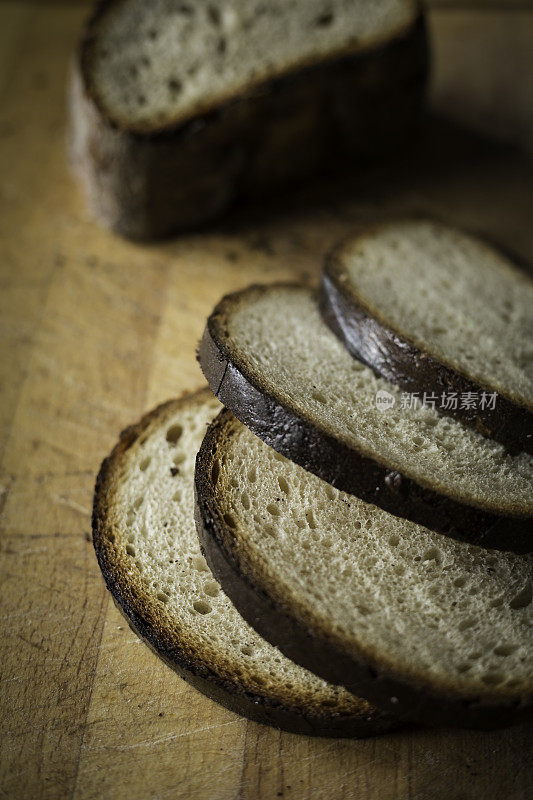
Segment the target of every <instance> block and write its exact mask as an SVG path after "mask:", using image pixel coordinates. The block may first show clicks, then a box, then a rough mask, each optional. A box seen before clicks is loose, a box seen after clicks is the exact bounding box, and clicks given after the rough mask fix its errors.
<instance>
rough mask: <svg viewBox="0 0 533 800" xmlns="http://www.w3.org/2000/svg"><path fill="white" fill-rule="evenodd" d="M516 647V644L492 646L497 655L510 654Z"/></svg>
mask: <svg viewBox="0 0 533 800" xmlns="http://www.w3.org/2000/svg"><path fill="white" fill-rule="evenodd" d="M516 648H517V645H516V644H499V645H498V646H497V647H495V648H494V654H495V655H497V656H502V657H503V656H510V655H512V654H513V653H514V652H515V650H516Z"/></svg>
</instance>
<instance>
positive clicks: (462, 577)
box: [453, 575, 467, 589]
mask: <svg viewBox="0 0 533 800" xmlns="http://www.w3.org/2000/svg"><path fill="white" fill-rule="evenodd" d="M466 581H467V578H466V575H459V577H458V578H456V579H455V580H454V582H453V585H454V586H457V588H458V589H462V587H463V586H464V585H465V584H466Z"/></svg>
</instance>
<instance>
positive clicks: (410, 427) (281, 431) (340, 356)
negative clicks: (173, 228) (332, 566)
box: [198, 284, 533, 552]
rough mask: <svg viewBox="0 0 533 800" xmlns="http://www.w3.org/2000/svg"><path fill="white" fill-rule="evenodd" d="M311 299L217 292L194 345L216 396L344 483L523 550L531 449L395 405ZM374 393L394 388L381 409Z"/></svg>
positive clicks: (301, 292)
mask: <svg viewBox="0 0 533 800" xmlns="http://www.w3.org/2000/svg"><path fill="white" fill-rule="evenodd" d="M315 300H316V299H315V295H314V293H313V292H312V290H310V289H306V288H304V287H298V286H295V285H286V284H275V285H271V286H252V287H249V288H248V289H245V290H243V291H241V292H237V293H235V294H233V295H228V296H227V297H225V298H223V299H222V300H221V302H220V303H219V304H218V305H217V307H216V308H215V310H214V311H213V313H212V314H211V316H210V317H209V319H208V322H207V326H206V329H205V332H204V336H203V339H202V341H201V343H200V347H199V353H198V358H199V361H200V365H201V367H202V370H203V372H204V374H205V376H206V378H207V380H208V383H209V385H210V386H211V389H212V390H213V392H214V393H215V395H216V396H217V397H218V398H219V399H220V401H221V402H222V403H223V404H224V405H225V406H226V407H227V408H229V409H230V411H232V413H233V414H235V416H236V417H237V418H238V419H240V420H241V421H242V422H244V423H245V424H246V425H247V426H248V427H249V428H250V429H251V430H252V431H253V432H254V433H255V434H256V435H257V436H259V437H260V438H261V439H263V441H265V442H266V443H267V444H268V445H270V446H271V447H273V448H274V449H275V450H277V451H278V452H280V453H281V454H283V455H284V456H286V457H288V458H290V459H292V460H293V461H295V462H296V463H297V464H299V465H301V466H303V467H304V468H305V469H307V470H309V471H310V472H313V473H314V474H315V475H318V477H320V478H322V479H324V480H326V481H328V482H329V483H331V484H332V485H334V486H336V487H337V488H339V489H342V490H343V491H346V492H350V493H351V494H354V495H356V496H358V497H360V498H362V499H363V500H365V501H366V502H369V503H375V504H376V505H377V506H379V507H380V508H383V509H384V510H386V511H388V512H390V513H392V514H395V515H397V516H399V517H404V518H406V519H410V520H412V521H413V522H416V523H419V524H421V525H424V526H426V527H428V528H431V529H432V530H435V531H437V532H440V533H443V534H445V535H447V536H451V537H453V538H456V539H459V540H462V541H466V542H470V543H473V544H478V545H482V546H484V547H494V548H498V549H509V550H514V551H515V552H529V551H531V548H532V541H533V539H532V532H533V523H532V517H531V514H532V511H531V493H530V487H531V484H532V480H533V479H532V475H533V463H532V459H531V457H530V456H527V455H526V454H523V453H522V454H520V455H518V456H515V457H513V456H510V455H509V454H506V453H505V452H504V451H503V448H502V446H501V445H498V444H496V443H495V442H491V441H488V440H486V439H485V438H484V437H482V436H481V435H480V434H478V433H476V432H474V431H471V430H470V429H469V428H465V427H464V426H462V425H461V424H460V423H459V422H457V421H453V420H450V419H447V418H443V417H442V416H441V415H439V414H438V413H437V412H436V411H433V410H431V409H408V410H402V409H401V408H400V401H399V390H398V388H397V387H395V386H393V385H392V384H390V383H388V382H386V381H385V380H383V379H379V378H376V376H375V375H374V373H373V372H372V370H370V369H369V368H368V367H366V366H364V365H363V364H362V363H360V362H357V361H356V360H355V359H354V358H352V356H351V355H350V354H349V353H348V352H347V351H346V349H345V348H344V347H343V345H342V344H341V343H340V341H339V340H338V339H337V337H336V336H335V335H334V334H333V333H332V332H331V331H330V330H329V328H328V327H327V326H326V324H325V323H324V322H323V321H322V320H321V318H320V314H319V312H318V308H317V305H316V301H315ZM254 326H255V327H254ZM252 330H253V331H254V333H251V331H252ZM251 337H252V338H253V337H255V340H254V341H252V339H251ZM317 360H318V361H319V362H320V363H315V361H317ZM278 376H279V377H278ZM379 393H384V394H385V395H386V396H388V397H389V398H393V399H395V406H394V408H393V409H392V410H389V411H388V412H387V413H385V414H382V415H381V414H377V412H375V411H374V410H373V409H374V402H375V400H374V398H376V397H377V396H378V394H379ZM370 435H372V437H373V438H372V439H369V436H370ZM485 472H486V474H485ZM480 481H482V485H478V484H479V482H480ZM495 481H500V483H501V486H502V487H505V491H503V489H502V491H499V489H498V487H499V484H497V483H496V482H495Z"/></svg>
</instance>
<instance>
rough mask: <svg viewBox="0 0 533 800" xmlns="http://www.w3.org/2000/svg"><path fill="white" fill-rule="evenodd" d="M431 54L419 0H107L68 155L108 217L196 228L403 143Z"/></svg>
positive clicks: (84, 50) (143, 227)
mask: <svg viewBox="0 0 533 800" xmlns="http://www.w3.org/2000/svg"><path fill="white" fill-rule="evenodd" d="M426 67H427V52H426V36H425V29H424V22H423V19H422V16H421V12H420V8H419V5H418V3H417V2H416V0H361V2H358V3H352V2H349V0H295V1H294V2H290V3H288V2H287V3H280V2H274V3H264V2H262V0H232V2H231V3H227V2H222V0H194V2H192V1H191V2H188V1H187V0H186V2H182V0H152V2H150V3H146V2H144V0H104V2H101V3H100V4H99V5H98V6H97V9H96V11H95V13H94V15H93V17H92V18H91V20H90V21H89V23H88V25H87V27H86V30H85V33H84V36H83V39H82V41H81V43H80V48H79V52H78V55H77V58H76V63H75V75H74V79H73V83H72V150H73V160H74V164H75V167H76V169H77V171H78V173H79V174H80V176H81V177H82V180H83V182H84V184H85V187H86V191H87V193H88V197H89V201H90V204H91V206H92V210H93V212H94V213H95V214H96V215H97V216H98V218H99V219H100V220H101V221H102V222H104V223H105V224H106V225H108V226H109V227H111V228H114V229H116V230H118V231H119V232H121V233H123V234H125V235H127V236H130V237H134V238H147V237H152V236H160V235H164V234H168V233H171V232H173V231H176V230H182V229H185V228H190V227H192V226H195V225H199V224H202V223H204V222H206V221H208V220H210V219H212V218H214V217H215V216H217V215H218V214H220V213H221V212H222V211H223V210H224V209H226V208H227V207H228V205H230V204H231V202H232V201H233V200H234V199H235V198H236V197H237V196H242V195H245V196H258V195H259V196H261V195H263V194H264V193H265V192H270V191H271V190H272V189H274V188H275V187H277V186H279V185H280V184H284V183H287V182H288V181H295V180H301V179H302V178H305V177H307V176H308V175H310V174H311V173H313V172H316V171H317V170H319V169H322V168H324V167H325V166H326V165H327V163H328V161H329V160H330V159H331V157H334V160H336V159H337V158H338V154H339V152H341V151H344V153H345V155H351V156H356V157H367V156H369V155H370V156H372V155H376V154H381V153H383V152H384V151H386V150H391V149H393V148H394V147H397V146H398V144H399V143H400V142H401V140H402V139H403V138H405V136H406V135H407V134H408V133H409V132H410V131H411V129H412V127H413V124H414V123H415V122H416V120H417V119H418V116H419V112H420V108H421V103H422V99H423V94H424V87H425V78H426V71H427V69H426Z"/></svg>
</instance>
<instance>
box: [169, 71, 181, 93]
mask: <svg viewBox="0 0 533 800" xmlns="http://www.w3.org/2000/svg"><path fill="white" fill-rule="evenodd" d="M167 86H168V91H169V93H170V94H171V95H172V97H176V95H178V94H179V93H180V92H181V91H182V89H183V83H182V82H181V81H180V79H179V78H176V77H174V76H173V77H171V78H169V79H168V81H167Z"/></svg>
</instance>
